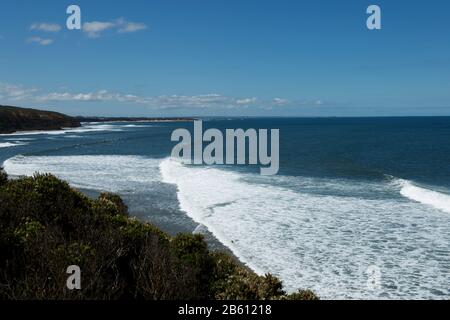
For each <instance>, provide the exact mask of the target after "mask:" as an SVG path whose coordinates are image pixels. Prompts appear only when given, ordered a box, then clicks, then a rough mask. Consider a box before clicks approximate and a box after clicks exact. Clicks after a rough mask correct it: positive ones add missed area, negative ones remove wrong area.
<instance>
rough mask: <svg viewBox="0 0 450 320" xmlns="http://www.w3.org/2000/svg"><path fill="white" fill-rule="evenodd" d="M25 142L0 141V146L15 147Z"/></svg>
mask: <svg viewBox="0 0 450 320" xmlns="http://www.w3.org/2000/svg"><path fill="white" fill-rule="evenodd" d="M26 144H27V143H24V142H20V141H15V142H0V148H11V147H17V146H23V145H26Z"/></svg>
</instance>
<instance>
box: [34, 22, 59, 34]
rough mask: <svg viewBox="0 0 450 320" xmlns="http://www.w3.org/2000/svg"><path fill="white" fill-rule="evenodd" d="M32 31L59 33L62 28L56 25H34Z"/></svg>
mask: <svg viewBox="0 0 450 320" xmlns="http://www.w3.org/2000/svg"><path fill="white" fill-rule="evenodd" d="M30 30H37V31H44V32H59V31H60V30H61V26H60V25H59V24H56V23H33V24H32V25H31V26H30Z"/></svg>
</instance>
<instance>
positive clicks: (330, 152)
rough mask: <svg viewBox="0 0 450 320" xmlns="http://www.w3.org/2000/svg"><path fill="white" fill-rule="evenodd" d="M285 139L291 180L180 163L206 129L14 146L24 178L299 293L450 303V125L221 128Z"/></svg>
mask: <svg viewBox="0 0 450 320" xmlns="http://www.w3.org/2000/svg"><path fill="white" fill-rule="evenodd" d="M203 126H204V127H205V129H207V128H218V129H221V130H225V129H226V128H230V129H235V128H243V129H246V128H255V129H259V128H265V129H280V171H279V174H278V175H276V176H261V175H260V174H259V166H188V165H183V164H181V163H180V162H178V161H174V160H173V159H171V158H170V153H171V150H172V147H173V146H174V145H175V143H174V142H171V141H170V135H171V133H172V131H173V130H174V129H176V128H188V129H190V130H192V127H193V124H192V123H188V122H186V123H164V122H161V123H124V122H114V123H87V124H84V125H83V127H81V128H76V129H67V130H62V131H54V132H28V133H17V134H13V135H0V163H3V166H4V168H5V170H6V171H7V172H8V174H10V175H16V176H17V175H32V174H33V173H34V172H50V173H53V174H55V175H57V176H58V177H60V178H62V179H65V180H67V181H69V182H70V183H71V184H72V185H73V186H75V187H77V188H80V189H81V190H83V191H84V192H86V193H88V194H92V195H95V194H96V193H98V192H99V191H110V192H115V193H118V194H120V195H121V196H122V197H123V198H124V199H125V201H126V202H127V204H128V206H129V209H130V214H131V215H133V216H136V217H138V218H140V219H142V220H145V221H150V222H152V223H154V224H156V225H158V226H159V227H161V228H162V229H164V230H165V231H167V232H169V233H171V234H176V233H178V232H195V233H203V234H205V236H206V237H207V239H210V243H211V245H212V246H213V247H214V246H215V247H217V248H220V247H221V246H225V247H226V248H228V249H229V250H231V251H232V252H233V253H234V254H235V255H236V256H237V257H238V258H239V259H240V260H241V261H242V262H243V263H245V264H247V265H248V266H249V267H250V268H252V269H253V270H255V271H256V272H257V273H259V274H265V273H272V274H274V275H276V276H278V277H280V279H282V281H283V283H284V285H285V288H286V290H287V291H289V292H292V291H295V290H296V289H298V288H308V289H312V290H314V291H315V292H316V293H317V294H318V295H319V296H320V297H322V298H326V299H429V298H431V299H449V298H450V117H429V118H427V117H413V118H243V119H238V118H230V119H225V118H210V119H204V122H203Z"/></svg>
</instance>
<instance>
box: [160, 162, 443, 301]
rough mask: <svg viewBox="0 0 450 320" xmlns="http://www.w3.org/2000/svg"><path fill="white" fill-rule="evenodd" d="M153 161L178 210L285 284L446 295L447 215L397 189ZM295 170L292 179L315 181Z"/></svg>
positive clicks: (356, 292)
mask: <svg viewBox="0 0 450 320" xmlns="http://www.w3.org/2000/svg"><path fill="white" fill-rule="evenodd" d="M160 168H161V173H162V177H163V181H165V182H167V183H172V184H175V185H177V187H178V190H179V192H178V199H179V202H180V206H181V209H183V210H184V211H186V212H187V213H188V215H190V216H191V217H192V218H193V219H194V220H196V221H197V222H198V223H201V224H203V225H205V226H207V227H208V229H209V230H210V231H211V232H213V233H214V235H216V237H217V238H218V239H219V240H220V241H221V242H223V243H224V244H225V245H227V246H228V247H229V248H230V249H231V250H232V251H233V252H234V253H235V254H236V255H237V256H238V257H239V258H240V259H241V260H242V261H244V262H245V263H247V264H248V265H249V266H250V267H251V268H252V269H254V270H255V271H257V272H259V273H265V272H271V273H274V274H276V275H278V276H280V277H281V278H282V279H283V281H284V282H285V285H286V286H287V288H288V289H290V290H294V289H296V288H299V287H304V288H312V289H314V290H315V291H316V292H318V293H319V295H321V296H322V297H324V298H333V299H336V298H379V297H382V298H416V299H417V298H421V297H422V298H427V297H434V298H436V292H438V294H442V295H444V296H446V297H447V298H448V297H449V296H450V293H449V291H448V283H449V280H450V273H449V272H450V271H449V270H450V269H449V267H450V261H449V254H450V251H449V245H448V244H449V243H450V235H449V232H448V230H449V227H450V224H449V218H448V216H446V215H442V212H441V211H438V210H436V209H433V208H432V207H429V206H427V205H422V204H419V203H416V202H411V201H408V200H407V199H404V198H401V197H398V192H400V190H399V189H398V188H397V189H392V190H391V189H390V188H391V186H390V184H389V183H386V185H385V186H383V188H384V189H386V190H384V191H385V192H391V193H392V196H391V197H386V196H384V195H383V197H380V198H379V199H377V198H376V197H374V198H369V199H365V198H364V197H360V196H356V197H349V196H333V195H320V194H314V193H308V192H306V193H303V192H299V191H294V190H292V189H291V188H284V187H277V186H276V185H268V184H252V183H251V182H249V181H251V179H249V177H245V175H241V174H238V173H235V172H231V171H224V170H219V169H214V168H199V167H186V166H184V165H182V164H181V163H179V162H176V161H173V160H165V161H163V162H162V163H161V165H160ZM293 178H294V177H292V178H291V180H292V179H293ZM255 179H256V180H258V179H259V178H255ZM273 179H275V180H277V179H281V180H283V179H284V178H283V177H274V178H273ZM295 179H299V180H298V185H299V186H305V184H308V183H314V181H312V179H304V180H305V181H303V179H301V178H295ZM318 182H319V181H316V182H315V183H316V184H317V183H318ZM327 184H328V186H327V188H328V189H330V190H338V189H342V191H344V192H345V191H346V189H348V190H353V189H354V188H355V186H354V185H351V184H349V185H345V184H343V182H342V181H338V182H337V183H335V182H333V181H332V180H330V181H328V182H327ZM369 187H371V188H372V189H373V190H377V189H380V188H381V186H377V187H374V186H369ZM303 189H304V190H308V187H307V188H303ZM371 265H376V266H378V267H379V268H380V269H381V271H382V279H381V288H379V289H375V290H370V289H369V288H368V286H367V281H368V276H367V274H366V271H367V268H369V267H370V266H371Z"/></svg>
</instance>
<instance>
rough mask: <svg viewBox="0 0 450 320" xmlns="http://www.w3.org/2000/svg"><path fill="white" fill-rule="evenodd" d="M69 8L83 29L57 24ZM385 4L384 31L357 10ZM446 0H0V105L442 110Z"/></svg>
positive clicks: (445, 108)
mask: <svg viewBox="0 0 450 320" xmlns="http://www.w3.org/2000/svg"><path fill="white" fill-rule="evenodd" d="M70 4H77V5H79V6H80V7H81V11H82V24H83V29H82V30H73V31H69V30H67V29H66V27H65V24H66V19H67V14H66V8H67V6H68V5H70ZM370 4H377V5H379V6H380V7H381V9H382V30H377V31H370V30H368V29H367V27H366V19H367V17H368V15H367V14H366V8H367V7H368V6H369V5H370ZM448 12H450V2H449V1H446V0H442V1H440V0H433V1H416V0H414V1H405V0H398V1H379V0H371V1H361V0H348V1H337V0H328V1H325V0H315V1H312V0H310V1H300V0H296V1H285V0H277V1H275V0H273V1H264V0H259V1H256V0H178V1H174V0H160V1H149V0H128V1H99V0H96V1H92V0H91V1H78V0H75V1H71V2H69V1H62V0H54V1H49V0H40V1H39V2H37V1H31V0H29V1H22V0H1V2H0V104H10V105H19V106H29V107H40V108H44V109H50V110H57V111H61V112H66V113H69V114H72V115H131V116H137V115H148V116H166V115H167V116H177V115H194V116H197V115H198V116H201V115H208V116H214V115H217V116H227V115H229V116H397V115H450V20H449V19H448Z"/></svg>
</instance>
